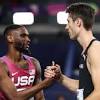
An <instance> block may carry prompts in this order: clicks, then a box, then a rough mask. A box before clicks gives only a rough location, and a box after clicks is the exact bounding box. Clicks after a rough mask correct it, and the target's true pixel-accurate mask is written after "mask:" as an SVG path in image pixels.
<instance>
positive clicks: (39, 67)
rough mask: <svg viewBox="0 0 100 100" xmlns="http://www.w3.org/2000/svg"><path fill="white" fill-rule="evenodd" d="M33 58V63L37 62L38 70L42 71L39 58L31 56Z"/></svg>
mask: <svg viewBox="0 0 100 100" xmlns="http://www.w3.org/2000/svg"><path fill="white" fill-rule="evenodd" d="M31 59H32V62H33V64H35V66H36V69H37V72H39V73H40V72H41V66H40V62H39V60H37V59H36V58H34V57H31Z"/></svg>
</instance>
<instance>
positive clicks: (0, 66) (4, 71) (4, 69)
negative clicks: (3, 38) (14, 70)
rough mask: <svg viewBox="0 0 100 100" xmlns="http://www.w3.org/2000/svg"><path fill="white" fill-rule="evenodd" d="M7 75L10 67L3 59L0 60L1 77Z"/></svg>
mask: <svg viewBox="0 0 100 100" xmlns="http://www.w3.org/2000/svg"><path fill="white" fill-rule="evenodd" d="M5 76H8V69H7V66H6V64H5V63H4V62H3V61H2V60H0V79H2V77H5Z"/></svg>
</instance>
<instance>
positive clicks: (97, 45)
mask: <svg viewBox="0 0 100 100" xmlns="http://www.w3.org/2000/svg"><path fill="white" fill-rule="evenodd" d="M88 53H89V54H97V53H99V54H100V41H98V40H97V41H94V42H93V44H92V46H91V47H90V49H89V51H88Z"/></svg>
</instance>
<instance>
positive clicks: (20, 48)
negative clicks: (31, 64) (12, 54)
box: [15, 42, 31, 55]
mask: <svg viewBox="0 0 100 100" xmlns="http://www.w3.org/2000/svg"><path fill="white" fill-rule="evenodd" d="M15 48H16V50H17V51H19V52H21V53H25V54H28V55H31V52H30V50H29V47H25V44H24V43H21V42H17V43H15Z"/></svg>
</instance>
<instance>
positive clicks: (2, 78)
mask: <svg viewBox="0 0 100 100" xmlns="http://www.w3.org/2000/svg"><path fill="white" fill-rule="evenodd" d="M51 81H52V79H45V80H44V81H41V82H39V83H38V84H36V85H35V86H33V87H32V88H28V89H25V90H23V91H21V92H17V90H16V87H15V86H14V84H13V82H12V81H11V79H10V78H9V77H8V73H7V71H6V70H5V68H4V65H3V64H2V63H0V90H1V91H3V93H4V94H5V95H6V97H7V98H8V99H9V100H27V99H28V98H30V97H33V95H34V96H35V95H40V94H41V95H42V92H41V93H40V92H39V91H41V90H42V89H43V88H46V87H47V86H48V85H49V84H50V82H51ZM38 97H39V96H38ZM42 98H43V96H42ZM36 100H43V99H36Z"/></svg>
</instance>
